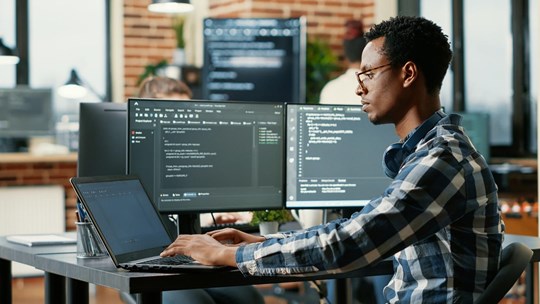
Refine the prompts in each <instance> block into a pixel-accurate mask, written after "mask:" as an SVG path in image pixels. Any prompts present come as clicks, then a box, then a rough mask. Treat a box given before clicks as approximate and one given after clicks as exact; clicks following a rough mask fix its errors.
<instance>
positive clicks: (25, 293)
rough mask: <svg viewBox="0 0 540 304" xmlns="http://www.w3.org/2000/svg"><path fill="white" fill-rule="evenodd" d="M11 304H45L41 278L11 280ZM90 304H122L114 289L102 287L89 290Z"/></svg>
mask: <svg viewBox="0 0 540 304" xmlns="http://www.w3.org/2000/svg"><path fill="white" fill-rule="evenodd" d="M12 286H13V303H17V304H35V303H45V291H44V290H45V289H44V280H43V277H37V278H24V279H22V278H15V279H13V284H12ZM89 300H90V304H98V303H107V304H122V303H123V302H122V300H120V296H119V294H118V291H117V290H116V289H112V288H107V287H103V286H95V288H94V286H92V287H91V288H90V299H89Z"/></svg>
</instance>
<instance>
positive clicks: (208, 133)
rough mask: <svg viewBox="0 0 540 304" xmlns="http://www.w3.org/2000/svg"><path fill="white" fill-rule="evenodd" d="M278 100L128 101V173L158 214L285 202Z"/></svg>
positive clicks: (275, 205) (252, 207)
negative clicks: (135, 177)
mask: <svg viewBox="0 0 540 304" xmlns="http://www.w3.org/2000/svg"><path fill="white" fill-rule="evenodd" d="M283 111H284V105H283V104H282V103H270V102H268V103H266V102H265V103H260V102H212V101H198V100H184V101H179V100H176V101H174V100H156V99H140V98H133V99H129V101H128V117H129V119H128V131H129V142H128V172H129V173H130V174H135V175H138V176H139V177H140V178H141V181H142V183H143V185H144V186H145V188H146V190H147V191H148V192H149V194H150V196H151V197H152V198H153V201H154V203H155V204H156V205H157V207H158V209H159V211H160V212H162V213H178V214H181V213H183V212H187V213H190V212H193V213H199V212H214V211H234V210H257V209H268V208H281V207H282V206H283V132H284V122H283V117H284V113H283Z"/></svg>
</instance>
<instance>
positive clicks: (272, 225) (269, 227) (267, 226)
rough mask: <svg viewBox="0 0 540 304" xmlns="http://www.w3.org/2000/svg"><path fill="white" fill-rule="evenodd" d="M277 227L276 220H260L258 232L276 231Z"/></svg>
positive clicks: (264, 233)
mask: <svg viewBox="0 0 540 304" xmlns="http://www.w3.org/2000/svg"><path fill="white" fill-rule="evenodd" d="M278 228H279V223H278V222H260V223H259V232H260V234H261V235H266V234H273V233H277V232H278Z"/></svg>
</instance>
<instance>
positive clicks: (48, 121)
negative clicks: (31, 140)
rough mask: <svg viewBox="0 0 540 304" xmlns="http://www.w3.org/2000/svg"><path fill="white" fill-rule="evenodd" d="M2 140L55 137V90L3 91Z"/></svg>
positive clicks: (22, 88)
mask: <svg viewBox="0 0 540 304" xmlns="http://www.w3.org/2000/svg"><path fill="white" fill-rule="evenodd" d="M0 109H1V110H0V137H31V136H47V135H53V134H54V118H53V116H54V115H53V105H52V90H51V89H49V88H42V89H36V88H30V87H27V86H17V87H15V88H0Z"/></svg>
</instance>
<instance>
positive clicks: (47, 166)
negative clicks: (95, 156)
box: [0, 156, 77, 231]
mask: <svg viewBox="0 0 540 304" xmlns="http://www.w3.org/2000/svg"><path fill="white" fill-rule="evenodd" d="M32 158H33V157H31V156H28V161H16V162H5V163H4V162H2V163H0V187H10V186H37V185H60V186H63V187H64V190H65V196H66V230H68V231H70V230H75V224H74V222H75V202H76V201H77V199H76V195H75V192H74V191H73V189H72V188H71V185H70V184H69V179H70V178H71V177H73V176H76V175H77V161H76V160H75V158H74V157H72V158H71V160H67V161H65V160H50V161H49V160H37V161H35V160H33V159H32Z"/></svg>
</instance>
